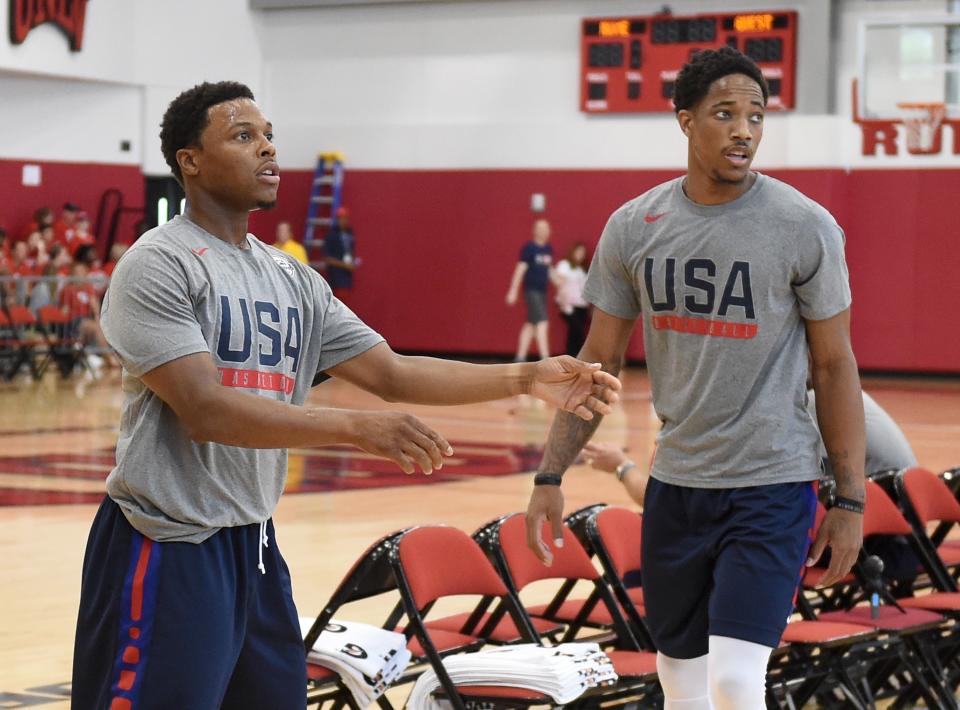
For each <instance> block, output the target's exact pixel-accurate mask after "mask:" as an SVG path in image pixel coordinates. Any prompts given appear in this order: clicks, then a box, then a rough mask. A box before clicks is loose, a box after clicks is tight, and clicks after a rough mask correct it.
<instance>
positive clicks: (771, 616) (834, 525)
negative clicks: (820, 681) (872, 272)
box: [527, 47, 864, 710]
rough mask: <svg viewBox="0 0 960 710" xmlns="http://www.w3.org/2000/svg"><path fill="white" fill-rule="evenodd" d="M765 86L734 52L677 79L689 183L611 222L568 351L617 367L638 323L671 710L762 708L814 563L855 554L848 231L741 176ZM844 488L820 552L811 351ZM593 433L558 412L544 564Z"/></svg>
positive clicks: (779, 189)
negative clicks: (588, 310) (653, 443)
mask: <svg viewBox="0 0 960 710" xmlns="http://www.w3.org/2000/svg"><path fill="white" fill-rule="evenodd" d="M767 95H768V89H767V85H766V83H765V81H764V79H763V76H762V74H761V73H760V70H759V69H758V68H757V66H756V65H755V64H754V63H753V62H752V61H751V60H749V59H747V58H746V57H744V56H743V55H742V54H740V53H739V52H737V51H736V50H734V49H732V48H726V47H724V48H721V49H719V50H717V51H704V52H700V53H699V54H697V56H696V57H695V58H694V59H692V60H691V62H690V63H689V64H687V65H686V66H685V67H684V68H683V69H682V71H681V72H680V74H679V76H678V77H677V81H676V91H675V96H674V106H675V109H676V113H677V120H678V122H679V125H680V128H681V130H682V131H683V133H684V135H686V137H687V146H688V150H687V174H686V175H685V176H683V177H680V178H677V179H675V180H671V181H669V182H667V183H664V184H662V185H659V186H657V187H655V188H653V189H652V190H650V191H649V192H647V193H645V194H643V195H641V196H640V197H638V198H636V199H634V200H632V201H630V202H628V203H627V204H625V205H624V206H623V207H621V208H620V209H618V210H617V211H616V212H614V214H613V215H612V216H611V217H610V220H609V221H608V223H607V226H606V228H605V230H604V233H603V236H602V237H601V240H600V243H599V246H598V249H597V252H596V254H595V256H594V259H593V264H592V266H591V268H590V274H589V277H588V280H587V286H586V289H585V295H586V298H587V300H588V301H589V302H591V303H592V304H593V305H594V306H595V311H594V314H595V315H594V320H593V326H592V327H591V329H590V333H589V337H588V339H587V342H586V344H585V345H584V348H583V350H582V351H581V352H580V357H582V358H587V359H589V360H595V361H600V362H602V363H604V367H605V369H607V371H609V372H611V373H617V372H619V369H620V367H621V362H622V360H623V356H624V352H625V349H626V346H627V342H628V340H629V337H630V333H631V331H632V329H633V326H634V322H635V321H636V319H637V317H638V316H640V315H641V314H642V316H643V334H644V344H645V347H646V354H647V364H648V366H649V370H650V381H651V391H652V398H653V405H654V408H655V409H656V412H657V415H658V417H659V418H660V420H661V421H662V423H663V427H662V430H661V432H660V434H659V436H658V448H657V453H656V457H655V459H654V463H653V467H652V469H651V472H650V475H651V479H650V481H649V484H648V486H647V492H646V498H645V506H644V521H643V522H644V529H643V540H642V547H643V550H642V553H643V564H644V568H643V586H644V595H645V597H644V598H645V602H646V607H647V613H648V619H649V622H650V627H651V631H652V634H653V637H654V640H655V642H656V645H657V648H658V651H659V654H658V661H657V670H658V673H659V676H660V681H661V683H662V685H663V689H664V693H665V696H666V705H665V707H666V709H667V710H681V709H682V710H700V709H703V710H706V709H707V708H711V707H712V708H715V709H717V710H734V709H736V710H759V709H760V708H763V707H765V705H764V678H765V674H766V666H767V661H768V657H769V654H770V650H771V649H772V648H774V647H775V646H776V645H777V644H778V642H779V640H780V636H781V633H782V631H783V629H784V627H785V624H786V620H787V617H788V615H789V614H790V612H791V610H792V607H793V596H794V592H795V590H796V587H797V583H798V580H799V577H800V572H801V569H802V567H803V564H804V560H805V559H806V561H807V564H812V563H813V561H814V560H816V559H817V558H818V557H819V556H820V554H821V553H822V551H823V550H824V547H825V546H826V545H830V546H831V549H832V553H833V556H832V560H831V563H830V566H829V568H828V571H827V573H826V575H825V577H824V579H823V584H825V585H827V584H831V583H833V582H834V581H836V580H837V579H839V578H840V577H841V576H843V575H844V574H846V573H847V571H848V570H850V568H851V567H852V565H853V563H854V561H855V559H856V556H857V553H858V551H859V549H860V546H861V542H862V510H863V499H864V481H863V462H864V423H863V421H864V420H863V405H862V402H861V398H860V385H859V380H858V376H857V366H856V362H855V361H854V357H853V352H852V350H851V346H850V337H849V321H850V312H849V307H850V290H849V286H848V278H847V270H846V265H845V262H844V256H843V233H842V232H841V230H840V228H839V227H838V226H837V224H836V222H835V221H834V219H833V218H832V217H831V216H830V214H829V213H828V212H827V211H826V210H824V209H823V208H822V207H820V206H819V205H818V204H816V203H814V202H812V201H811V200H809V199H807V198H806V197H804V196H803V195H801V194H800V193H798V192H797V191H796V190H794V189H792V188H791V187H789V186H787V185H785V184H784V183H781V182H779V181H777V180H774V179H772V178H769V177H766V176H764V175H761V174H759V173H756V172H752V171H751V170H750V164H751V161H752V159H753V156H754V154H755V153H756V151H757V148H758V146H759V143H760V138H761V136H762V134H763V120H764V113H765V107H766V103H767ZM808 344H809V347H810V351H811V354H812V359H813V366H812V367H813V372H812V377H813V384H814V389H815V391H816V393H817V413H818V419H819V421H820V427H821V430H822V433H823V440H824V442H825V444H826V448H827V451H828V452H829V456H830V462H831V465H832V467H833V472H834V475H835V477H836V480H837V492H838V497H837V498H836V500H835V502H834V504H833V507H832V508H831V509H830V511H829V512H828V513H827V517H826V520H825V521H824V523H823V525H822V527H821V528H820V532H819V534H818V537H817V539H816V541H815V542H814V543H813V547H812V548H811V549H810V552H809V557H807V552H808V547H809V530H810V528H811V526H812V524H813V520H814V510H815V507H814V506H815V499H814V491H813V486H812V483H811V482H812V481H814V480H815V479H816V478H817V477H818V474H819V459H818V454H817V445H818V437H817V430H816V429H815V428H814V426H813V423H812V422H811V420H810V417H809V416H808V415H807V413H806V411H805V409H804V402H805V390H804V383H805V380H806V374H807V345H808ZM598 423H599V421H598V418H597V419H594V420H592V421H590V422H579V421H577V420H576V419H575V418H573V417H568V416H566V415H564V414H558V415H557V417H556V418H555V420H554V423H553V427H552V429H551V431H550V435H549V439H548V442H547V447H546V452H545V454H544V458H543V461H542V463H541V465H540V473H539V474H538V475H537V477H536V478H535V484H536V485H535V486H534V489H533V493H532V496H531V499H530V504H529V508H528V512H527V522H528V528H527V529H528V543H529V544H530V547H531V548H532V549H533V550H534V552H535V553H537V554H538V555H539V556H540V557H541V559H544V560H549V559H550V549H549V548H548V547H547V546H546V545H545V544H544V542H543V541H542V539H540V535H539V531H540V526H541V523H542V521H543V520H544V519H548V520H550V521H551V523H552V525H553V528H552V530H553V536H554V538H555V539H559V538H560V525H561V516H562V509H563V496H562V494H561V492H560V487H559V483H560V479H561V475H562V474H563V472H564V471H565V470H566V469H567V467H568V466H569V465H570V463H571V462H572V461H573V460H574V459H575V458H576V456H577V454H578V453H579V452H580V450H581V449H582V447H583V445H584V444H585V443H586V442H587V440H588V439H589V438H590V436H591V434H592V433H593V431H594V430H595V429H596V426H597V424H598Z"/></svg>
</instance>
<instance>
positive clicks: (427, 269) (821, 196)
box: [252, 168, 960, 372]
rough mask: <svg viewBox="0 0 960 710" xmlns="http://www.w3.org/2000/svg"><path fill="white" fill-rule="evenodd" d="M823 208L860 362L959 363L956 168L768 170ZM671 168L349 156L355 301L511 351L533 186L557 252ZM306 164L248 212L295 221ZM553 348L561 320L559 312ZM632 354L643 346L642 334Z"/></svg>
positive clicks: (410, 323) (413, 338) (596, 229)
mask: <svg viewBox="0 0 960 710" xmlns="http://www.w3.org/2000/svg"><path fill="white" fill-rule="evenodd" d="M769 172H770V174H771V175H773V176H774V177H777V178H780V179H782V180H784V181H786V182H788V183H790V184H792V185H794V186H795V187H796V188H797V189H799V190H801V191H802V192H804V193H805V194H807V195H809V196H810V197H811V198H813V199H815V200H817V201H818V202H820V203H821V204H823V205H824V206H825V207H826V208H827V209H829V210H830V211H831V212H832V213H833V214H834V215H835V216H836V218H837V220H838V221H839V222H840V224H841V226H842V227H843V228H844V230H845V231H846V234H847V259H848V262H849V265H850V275H851V282H852V285H853V292H854V309H853V338H854V347H855V349H856V353H857V357H858V360H859V362H860V365H861V366H862V367H864V368H866V369H875V370H878V369H882V370H903V371H925V372H938V371H939V372H960V308H958V307H957V304H958V303H960V298H958V297H957V296H956V295H955V294H954V292H953V289H955V288H956V286H955V284H956V283H957V276H958V274H960V256H958V250H957V248H956V246H955V243H956V236H957V232H958V229H957V226H956V225H957V219H956V216H955V215H956V212H957V202H956V195H960V171H956V170H932V169H931V170H854V171H850V172H848V171H845V170H841V169H816V170H772V171H769ZM677 174H678V173H677V172H674V171H657V170H644V171H639V170H638V171H626V170H495V171H494V170H490V171H483V170H477V171H470V170H457V171H384V170H350V169H349V168H348V171H347V177H346V185H345V199H346V202H347V203H348V204H349V205H350V206H351V207H352V210H353V215H354V225H355V228H356V232H357V243H358V246H357V252H358V254H359V255H360V257H361V258H362V259H363V261H364V263H363V266H362V268H361V269H360V271H359V272H358V276H357V284H356V288H355V289H354V297H353V305H354V306H355V308H356V310H357V311H358V312H359V313H360V314H361V315H362V316H363V317H364V318H365V319H367V320H368V322H370V323H371V324H372V325H373V326H374V327H376V328H378V329H379V330H380V331H381V332H382V333H383V334H384V336H386V337H387V338H388V340H389V341H390V343H391V344H392V345H393V346H394V347H396V348H400V349H409V350H424V351H444V352H469V353H481V352H488V353H498V354H509V353H510V352H512V351H513V349H514V348H515V342H516V336H517V331H518V330H519V328H520V325H521V323H522V320H523V313H522V307H521V306H519V305H518V306H516V307H514V308H512V309H511V308H508V307H507V306H506V305H505V304H504V301H503V298H504V295H505V293H506V289H507V286H508V283H509V279H510V274H511V271H512V269H513V264H514V263H515V261H516V257H517V252H518V251H519V249H520V246H521V244H522V243H523V242H524V240H525V239H526V238H527V236H528V234H529V228H530V225H531V223H532V216H531V213H530V209H529V199H530V194H531V193H533V192H542V193H544V194H546V196H547V211H546V216H547V217H548V218H549V219H550V220H551V222H552V224H553V228H554V238H553V243H554V248H555V252H556V254H557V255H558V258H559V256H561V255H562V254H563V252H564V251H565V249H566V247H567V246H568V245H569V244H571V243H572V242H573V241H575V240H577V239H582V240H584V241H586V242H587V243H588V244H591V245H592V244H594V243H595V242H596V240H597V239H598V237H599V235H600V232H601V230H602V229H603V225H604V222H605V220H606V217H607V215H609V213H610V212H612V211H613V210H614V209H615V208H616V207H617V206H619V205H620V204H622V203H623V202H624V201H626V200H628V199H630V198H632V197H634V196H636V195H639V194H640V193H642V192H644V191H645V190H647V189H649V188H650V187H652V186H653V185H656V184H657V183H659V182H662V181H663V180H666V179H669V178H671V177H674V176H675V175H677ZM309 179H310V175H309V174H308V173H306V172H295V171H287V172H286V173H284V175H283V187H282V188H281V201H280V204H279V205H278V207H277V209H276V210H274V211H272V212H264V213H259V214H257V215H255V216H254V219H253V220H252V224H253V226H254V228H255V229H256V230H257V231H258V233H260V234H262V235H264V236H265V237H269V236H271V235H272V232H273V228H274V225H275V224H276V222H277V221H278V220H279V219H289V220H291V221H292V222H294V223H295V224H297V225H298V231H299V224H300V222H301V220H302V215H303V214H305V210H306V197H307V192H308V189H309V188H308V184H309ZM551 327H552V331H553V332H552V340H553V347H554V348H557V349H559V347H560V346H561V343H562V336H563V324H562V322H561V321H560V320H559V318H558V317H557V316H556V313H554V315H553V319H552V321H551ZM629 354H630V356H631V357H634V358H640V357H642V354H643V351H642V346H641V344H640V337H639V334H637V335H635V336H634V342H633V344H632V345H631V348H630V351H629Z"/></svg>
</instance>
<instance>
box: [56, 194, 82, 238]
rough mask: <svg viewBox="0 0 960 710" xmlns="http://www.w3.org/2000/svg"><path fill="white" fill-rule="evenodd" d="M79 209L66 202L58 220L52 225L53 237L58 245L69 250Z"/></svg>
mask: <svg viewBox="0 0 960 710" xmlns="http://www.w3.org/2000/svg"><path fill="white" fill-rule="evenodd" d="M78 214H80V208H79V207H77V206H76V205H75V204H73V203H72V202H67V203H66V204H64V206H63V211H62V212H61V213H60V219H58V220H57V221H56V222H54V224H53V231H54V236H55V238H56V240H57V242H59V243H60V244H63V245H64V246H65V247H67V248H69V247H70V244H71V242H73V238H74V236H76V231H77V215H78Z"/></svg>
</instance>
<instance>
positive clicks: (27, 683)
mask: <svg viewBox="0 0 960 710" xmlns="http://www.w3.org/2000/svg"><path fill="white" fill-rule="evenodd" d="M118 379H119V378H118V376H117V375H116V374H115V373H114V374H111V375H109V376H108V377H106V378H105V379H104V380H101V381H99V382H97V383H94V384H84V383H82V382H80V381H79V380H75V381H73V382H67V383H64V382H61V381H59V380H58V379H56V378H55V377H53V376H48V377H47V378H46V379H45V380H44V381H43V382H42V383H40V384H39V385H35V384H30V383H20V384H16V385H5V386H0V560H2V562H0V569H2V581H0V708H20V707H37V708H43V709H44V710H54V709H58V710H59V709H61V708H66V707H68V701H67V700H66V698H67V697H68V696H69V680H70V667H71V655H72V645H73V633H74V623H75V620H76V606H77V599H78V595H79V585H80V568H81V563H82V559H83V550H84V544H85V541H86V537H87V531H88V529H89V525H90V522H91V520H92V519H93V515H94V511H95V509H96V506H97V503H98V501H99V500H100V498H101V497H102V490H103V479H104V478H105V477H106V475H107V473H108V472H109V470H110V467H111V465H112V447H113V445H114V443H115V441H116V427H117V423H118V420H119V411H120V404H121V393H120V387H119V382H118ZM623 379H624V385H625V391H624V397H623V402H622V406H620V407H618V408H617V411H616V412H615V413H614V414H613V415H611V416H609V417H607V420H606V421H605V422H604V423H603V425H602V426H601V428H600V430H599V432H598V434H597V437H596V438H597V440H603V441H611V442H615V443H619V444H621V445H623V446H626V447H628V449H629V453H630V456H631V457H632V458H634V459H636V460H637V461H638V462H641V463H645V462H646V461H648V460H649V457H650V453H651V449H652V444H653V439H654V436H655V433H656V430H657V428H658V422H657V419H656V417H655V416H654V414H653V410H652V408H651V406H650V390H649V383H648V380H647V377H646V373H645V372H644V371H643V370H630V371H628V372H626V373H625V375H624V377H623ZM864 389H866V390H867V391H868V392H870V394H872V395H873V396H874V397H875V398H876V399H877V401H878V402H879V403H880V404H881V405H882V406H883V407H885V408H886V409H887V410H888V411H889V412H890V413H891V414H892V415H893V417H894V418H895V419H896V420H897V421H898V422H899V423H900V425H901V426H902V427H903V429H904V431H905V432H906V435H907V438H908V439H909V440H910V442H911V444H912V445H913V447H914V450H915V451H916V453H917V456H918V457H919V459H920V463H921V465H923V466H925V467H927V468H930V469H932V470H934V471H938V472H939V471H942V470H944V469H946V468H950V467H953V466H957V465H960V380H957V379H914V378H910V379H907V378H900V379H890V378H882V379H881V378H870V377H867V378H865V379H864ZM311 403H312V404H317V405H330V406H338V407H353V408H364V409H374V408H387V407H392V406H394V405H387V404H384V403H382V402H380V401H379V400H377V399H376V398H375V397H372V396H370V395H368V394H366V393H363V392H359V391H358V390H356V389H354V388H352V387H350V386H348V385H344V384H341V383H339V382H328V383H326V384H325V385H322V386H321V387H319V388H317V389H315V390H314V392H313V394H312V396H311ZM398 408H403V409H406V410H407V411H410V412H413V413H415V414H417V415H419V416H421V417H422V418H423V419H424V420H425V421H427V422H428V423H429V424H431V425H432V426H434V427H435V428H436V429H437V430H439V431H440V432H442V433H443V434H444V435H445V436H446V437H447V438H448V439H449V440H450V441H451V443H453V445H454V448H455V450H456V455H455V457H454V459H453V460H452V461H450V462H449V463H448V464H447V465H446V466H445V467H444V469H443V470H442V471H440V472H437V473H435V474H434V475H433V476H432V477H429V478H427V477H424V476H422V475H420V474H417V475H415V476H412V477H408V476H405V475H404V474H403V473H401V472H400V471H399V470H396V469H394V468H393V467H392V465H391V464H386V463H383V462H381V461H378V460H375V459H373V458H372V457H369V456H367V455H365V454H363V453H362V452H358V451H355V450H350V449H348V448H335V449H327V450H311V451H305V450H300V451H295V452H292V453H291V465H290V476H289V481H288V493H287V495H285V496H284V497H283V499H282V500H281V502H280V505H279V508H278V509H277V512H276V516H275V520H276V525H277V531H278V533H277V534H278V542H279V544H280V547H281V550H282V551H283V554H284V556H285V557H286V560H287V562H288V564H289V566H290V569H291V573H292V575H293V583H294V596H295V598H296V602H297V606H298V608H299V610H300V613H301V615H309V616H314V615H316V614H317V613H318V611H319V610H320V608H321V607H322V605H323V604H324V603H325V602H326V600H327V598H328V596H329V595H330V593H331V592H332V591H333V589H334V587H335V586H336V584H337V582H338V581H339V579H340V577H341V576H342V575H343V573H344V572H346V570H347V569H348V568H349V566H350V565H351V563H352V562H353V561H354V559H355V558H356V557H357V556H358V555H359V554H360V553H361V552H362V551H363V550H364V549H365V548H366V547H367V545H368V544H369V543H371V542H372V541H373V540H375V539H376V538H378V537H379V536H380V535H382V534H384V533H387V532H390V531H392V530H395V529H398V528H401V527H404V526H408V525H413V524H418V523H447V524H450V525H455V526H458V527H460V528H462V529H464V530H466V531H468V532H471V531H473V530H474V529H476V528H477V527H478V526H479V525H481V524H482V523H484V522H486V521H488V520H490V519H491V518H494V517H496V516H499V515H501V514H504V513H508V512H512V511H519V510H522V509H524V508H525V505H526V499H527V496H528V494H529V490H530V477H529V475H527V472H529V471H530V470H532V469H533V468H534V467H535V466H536V462H537V460H538V456H539V450H540V447H541V446H542V445H543V442H544V440H545V438H546V433H547V430H548V428H549V425H550V421H551V418H552V412H551V411H550V410H549V409H548V408H547V407H545V406H543V405H541V404H540V403H539V402H537V401H534V400H531V399H529V398H524V397H519V398H514V399H511V400H504V401H500V402H494V403H489V404H481V405H471V406H462V407H449V408H429V407H415V406H411V407H406V406H405V407H398ZM564 494H565V496H566V501H567V510H568V511H570V510H573V509H575V508H577V507H580V506H581V505H586V504H588V503H593V502H599V501H603V502H607V503H617V504H622V505H629V504H630V501H629V500H628V499H627V497H626V495H625V494H624V493H623V491H622V490H621V489H620V487H619V484H617V482H616V481H615V480H614V479H613V477H612V476H610V475H608V474H603V473H599V472H596V471H592V470H590V469H587V468H586V467H577V468H576V469H574V470H573V471H572V475H571V476H569V477H568V480H567V483H565V484H564ZM386 611H387V609H385V608H381V607H378V606H377V605H376V604H375V603H374V604H372V605H370V606H369V608H365V607H363V606H362V605H360V606H357V607H356V611H355V612H354V616H353V617H352V618H355V619H356V620H359V621H370V622H373V623H379V622H380V621H382V619H383V617H384V616H385V614H386Z"/></svg>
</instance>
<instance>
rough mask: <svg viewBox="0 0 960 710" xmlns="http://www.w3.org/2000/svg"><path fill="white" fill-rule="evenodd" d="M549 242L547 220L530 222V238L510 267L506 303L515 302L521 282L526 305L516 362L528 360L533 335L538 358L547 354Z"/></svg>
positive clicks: (551, 277) (553, 277)
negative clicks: (512, 268) (511, 268)
mask: <svg viewBox="0 0 960 710" xmlns="http://www.w3.org/2000/svg"><path fill="white" fill-rule="evenodd" d="M549 241H550V223H549V222H548V221H547V220H545V219H538V220H537V221H536V222H534V224H533V239H531V240H530V241H529V242H527V243H526V244H524V245H523V249H521V250H520V260H519V261H518V262H517V266H516V268H514V270H513V278H512V279H511V280H510V290H509V291H507V304H508V305H510V306H512V305H514V304H515V303H516V302H517V293H518V292H519V290H520V284H521V282H522V283H523V300H524V302H525V303H526V305H527V320H526V322H524V324H523V327H522V328H520V340H519V342H518V343H517V355H516V358H515V362H524V361H525V360H526V359H527V350H529V348H530V341H531V340H532V339H533V337H534V336H536V338H537V350H538V351H539V353H540V357H541V359H542V358H548V357H550V345H549V339H548V337H547V325H548V321H547V284H548V282H550V281H552V280H554V279H555V275H554V271H553V247H552V246H550V245H549V244H548V243H547V242H549Z"/></svg>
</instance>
